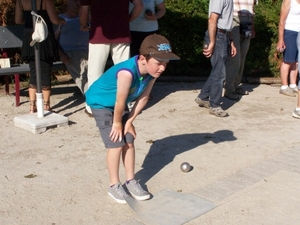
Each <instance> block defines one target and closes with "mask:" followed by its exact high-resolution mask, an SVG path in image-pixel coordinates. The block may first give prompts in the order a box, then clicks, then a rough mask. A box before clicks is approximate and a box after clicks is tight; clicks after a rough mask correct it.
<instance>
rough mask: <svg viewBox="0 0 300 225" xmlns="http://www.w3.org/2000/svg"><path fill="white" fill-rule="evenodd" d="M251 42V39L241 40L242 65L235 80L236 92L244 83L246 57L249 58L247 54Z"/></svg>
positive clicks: (243, 38)
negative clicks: (242, 82)
mask: <svg viewBox="0 0 300 225" xmlns="http://www.w3.org/2000/svg"><path fill="white" fill-rule="evenodd" d="M250 41H251V38H245V37H242V38H241V39H240V64H239V68H238V73H237V75H236V77H235V79H234V90H236V89H237V88H238V87H239V85H240V83H241V81H242V77H243V73H244V67H245V61H246V56H247V53H248V50H249V47H250ZM229 58H231V57H229ZM226 76H227V75H226Z"/></svg>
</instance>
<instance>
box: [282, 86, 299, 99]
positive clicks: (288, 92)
mask: <svg viewBox="0 0 300 225" xmlns="http://www.w3.org/2000/svg"><path fill="white" fill-rule="evenodd" d="M279 94H283V95H287V96H291V97H296V94H295V93H294V92H293V90H292V89H291V88H290V87H288V88H286V89H281V88H280V90H279Z"/></svg>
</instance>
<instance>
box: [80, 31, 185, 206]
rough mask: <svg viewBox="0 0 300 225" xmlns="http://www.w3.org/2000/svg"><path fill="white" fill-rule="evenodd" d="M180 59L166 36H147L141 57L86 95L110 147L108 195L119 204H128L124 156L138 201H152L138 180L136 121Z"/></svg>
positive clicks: (119, 66) (109, 72)
mask: <svg viewBox="0 0 300 225" xmlns="http://www.w3.org/2000/svg"><path fill="white" fill-rule="evenodd" d="M178 59H180V58H179V57H178V56H177V55H175V54H174V53H173V52H172V48H171V45H170V43H169V41H168V40H167V39H166V38H165V37H163V36H161V35H158V34H153V35H150V36H147V37H146V38H145V39H144V41H143V42H142V45H141V47H140V55H136V56H134V57H132V58H130V59H128V60H126V61H124V62H121V63H118V64H116V65H114V66H112V67H111V68H110V69H108V70H107V71H106V72H105V73H104V74H103V75H102V76H101V77H100V78H98V79H97V80H96V81H95V82H94V83H92V85H91V86H90V87H89V89H88V90H87V92H86V103H87V104H88V105H89V106H90V107H91V109H92V112H93V115H94V119H95V121H96V125H97V127H98V128H99V132H100V134H101V137H102V140H103V142H104V145H105V147H106V148H107V156H106V162H107V168H108V172H109V187H108V195H109V196H110V197H111V198H113V199H114V200H115V201H116V202H118V203H121V204H126V199H125V198H126V197H127V196H128V194H127V193H126V192H125V190H124V189H123V186H122V184H121V182H120V177H119V165H120V158H121V157H122V161H123V164H124V167H125V175H126V182H125V185H126V187H127V189H128V191H129V193H130V194H131V195H132V197H134V198H135V199H137V200H146V199H149V198H150V194H149V193H148V192H147V191H145V190H144V189H143V188H142V187H141V186H140V184H139V183H138V181H136V180H135V178H134V174H135V172H134V171H135V169H134V166H135V147H134V139H135V138H136V131H135V127H134V126H133V121H134V120H135V119H136V117H137V116H138V115H139V114H140V112H141V111H142V110H143V108H144V107H145V106H146V104H147V102H148V97H149V94H150V92H151V89H152V87H153V85H154V82H155V81H156V79H157V78H158V77H160V75H161V74H162V73H163V71H164V70H165V69H166V66H167V64H168V62H169V60H178ZM131 101H135V104H134V106H133V108H132V110H131V111H130V112H129V113H128V112H126V111H125V109H126V105H127V104H128V103H129V102H131Z"/></svg>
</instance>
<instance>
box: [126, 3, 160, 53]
mask: <svg viewBox="0 0 300 225" xmlns="http://www.w3.org/2000/svg"><path fill="white" fill-rule="evenodd" d="M143 5H144V9H143V11H142V12H141V14H140V15H139V16H138V17H137V18H136V19H134V20H132V21H131V22H130V24H129V26H130V33H131V44H130V57H133V56H135V55H138V54H139V53H140V51H139V50H140V46H141V44H142V42H143V40H144V39H145V38H146V37H147V36H148V35H151V34H155V33H158V28H159V26H158V19H160V18H162V17H163V16H164V15H165V13H166V7H165V4H164V1H163V0H150V1H148V0H143ZM133 7H134V5H133V4H132V3H130V4H129V11H131V10H132V9H133Z"/></svg>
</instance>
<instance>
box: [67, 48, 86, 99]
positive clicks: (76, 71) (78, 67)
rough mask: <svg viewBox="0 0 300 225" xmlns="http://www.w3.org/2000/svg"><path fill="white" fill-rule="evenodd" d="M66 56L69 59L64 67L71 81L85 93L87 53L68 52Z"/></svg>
mask: <svg viewBox="0 0 300 225" xmlns="http://www.w3.org/2000/svg"><path fill="white" fill-rule="evenodd" d="M66 54H67V55H68V57H69V61H68V64H67V65H66V67H67V69H68V71H69V73H70V74H71V76H72V79H73V81H74V82H75V84H76V85H77V87H78V88H79V90H80V91H81V93H83V94H84V93H85V92H86V91H87V88H88V84H87V69H88V53H87V51H84V50H74V51H68V52H66Z"/></svg>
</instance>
